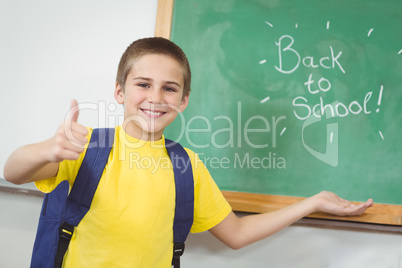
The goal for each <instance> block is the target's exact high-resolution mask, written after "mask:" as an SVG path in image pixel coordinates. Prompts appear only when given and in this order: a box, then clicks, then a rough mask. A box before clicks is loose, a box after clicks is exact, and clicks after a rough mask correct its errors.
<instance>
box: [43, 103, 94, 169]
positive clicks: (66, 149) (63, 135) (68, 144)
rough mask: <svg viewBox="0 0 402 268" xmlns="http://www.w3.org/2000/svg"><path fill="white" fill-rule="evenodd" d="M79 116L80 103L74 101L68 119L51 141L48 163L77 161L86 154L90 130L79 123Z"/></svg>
mask: <svg viewBox="0 0 402 268" xmlns="http://www.w3.org/2000/svg"><path fill="white" fill-rule="evenodd" d="M78 115H79V109H78V103H77V101H76V100H72V101H71V104H70V111H69V113H68V115H67V117H66V119H65V120H64V122H63V123H62V124H61V125H60V126H59V128H58V129H57V132H56V134H55V135H54V136H53V137H52V138H51V139H50V140H49V143H48V144H49V147H48V154H47V155H48V157H47V159H48V161H50V162H61V161H63V160H75V159H77V158H78V157H79V155H80V154H81V153H82V152H84V149H85V145H86V144H87V143H88V137H87V135H88V130H87V128H86V127H84V126H83V125H80V124H79V123H78V122H77V121H78Z"/></svg>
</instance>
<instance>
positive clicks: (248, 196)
mask: <svg viewBox="0 0 402 268" xmlns="http://www.w3.org/2000/svg"><path fill="white" fill-rule="evenodd" d="M173 3H174V0H158V7H157V15H156V26H155V36H157V37H164V38H168V39H170V32H171V26H172V16H173ZM222 192H223V195H224V196H225V198H226V199H227V200H228V202H229V203H230V205H231V206H232V208H233V210H234V211H240V212H251V213H265V212H271V211H275V210H278V209H281V208H284V207H286V206H289V205H291V204H294V203H297V202H300V201H302V200H303V199H305V198H302V197H289V196H279V195H267V194H253V193H242V192H231V191H222ZM353 203H355V204H359V202H353ZM307 218H317V219H329V220H339V221H348V222H363V223H376V224H386V225H397V226H402V206H399V205H387V204H374V205H373V207H371V208H369V209H367V211H366V212H365V213H364V214H363V215H361V216H353V217H338V216H333V215H330V214H326V213H313V214H310V215H308V216H307Z"/></svg>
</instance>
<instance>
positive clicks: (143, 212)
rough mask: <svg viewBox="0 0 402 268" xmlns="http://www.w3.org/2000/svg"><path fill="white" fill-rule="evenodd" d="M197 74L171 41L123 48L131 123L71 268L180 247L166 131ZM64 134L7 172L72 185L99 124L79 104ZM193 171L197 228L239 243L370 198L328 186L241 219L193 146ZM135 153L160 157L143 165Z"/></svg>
mask: <svg viewBox="0 0 402 268" xmlns="http://www.w3.org/2000/svg"><path fill="white" fill-rule="evenodd" d="M190 81H191V72H190V67H189V64H188V61H187V58H186V56H185V54H184V53H183V51H182V50H181V49H180V48H179V47H178V46H176V45H175V44H174V43H172V42H171V41H169V40H166V39H163V38H146V39H140V40H137V41H135V42H134V43H133V44H131V45H130V46H129V47H128V48H127V50H126V51H125V53H124V54H123V56H122V58H121V61H120V64H119V68H118V74H117V79H116V88H115V92H114V96H115V98H116V100H117V102H118V103H120V104H123V106H124V118H125V120H124V123H123V125H122V126H118V127H116V130H115V140H114V144H113V148H112V151H111V153H110V156H109V159H108V164H107V165H106V167H105V170H104V173H103V175H102V177H101V180H100V182H99V186H98V188H97V190H96V193H95V195H94V199H93V201H92V204H91V209H90V210H89V212H88V213H87V214H86V216H85V217H84V218H83V220H82V221H81V223H80V224H79V226H78V227H77V228H76V231H75V232H74V233H73V237H72V239H71V242H70V245H69V247H68V250H67V252H66V254H65V257H64V262H63V267H169V266H170V265H171V260H172V251H173V242H172V241H173V233H172V225H173V217H174V207H175V200H174V198H175V188H174V176H173V172H172V165H171V162H170V160H168V159H169V158H168V155H167V152H166V149H165V148H164V137H163V131H164V129H165V127H166V126H168V125H169V124H170V123H171V122H172V121H173V120H174V119H175V117H176V116H177V114H178V112H182V111H184V109H186V107H187V105H188V101H189V93H190ZM71 108H72V109H71V110H70V114H69V116H68V120H66V121H65V122H64V123H63V124H62V125H61V126H60V127H59V129H58V131H57V132H56V134H55V135H54V136H53V137H52V138H50V139H48V140H45V141H43V142H40V143H37V144H31V145H27V146H23V147H21V148H19V149H17V150H16V151H15V152H14V153H13V154H12V155H11V156H10V157H9V159H8V161H7V163H6V165H5V168H4V176H5V178H6V179H7V180H8V181H10V182H13V183H16V184H22V183H27V182H33V181H34V182H35V183H36V185H37V187H38V188H39V189H40V190H41V191H43V192H50V191H52V190H53V189H55V187H56V186H57V185H58V184H59V183H60V182H61V181H63V180H68V181H69V183H70V185H73V184H74V179H75V177H76V175H77V172H78V169H79V167H80V165H81V162H82V160H83V157H84V152H85V147H86V146H87V143H88V141H89V137H90V135H91V132H92V130H91V129H89V128H86V127H84V126H82V125H80V124H79V123H78V122H77V119H78V108H77V103H76V101H73V102H72V104H71ZM186 152H187V153H188V155H189V157H190V159H191V163H192V168H193V174H194V223H193V226H192V228H191V231H192V232H202V231H206V230H209V231H210V232H211V233H212V234H213V235H214V236H216V237H217V238H218V239H219V240H221V241H222V242H224V243H225V244H227V245H228V246H229V247H231V248H233V249H239V248H241V247H244V246H246V245H248V244H251V243H253V242H255V241H258V240H260V239H263V238H265V237H268V236H270V235H271V234H273V233H275V232H277V231H279V230H281V229H282V228H284V227H286V226H288V225H290V224H291V223H293V222H295V221H297V220H298V219H300V218H302V217H304V216H306V215H308V214H310V213H313V212H316V211H322V212H327V213H333V214H337V215H360V214H362V213H363V212H364V211H365V210H366V209H367V208H368V207H369V206H371V205H372V200H368V201H367V202H366V203H363V204H361V205H359V206H355V205H353V204H351V203H349V202H348V201H346V200H343V199H341V198H339V197H338V196H336V195H335V194H333V193H330V192H321V193H319V194H317V195H315V196H313V197H310V198H307V199H305V200H304V201H302V202H300V203H298V204H295V205H292V206H289V207H287V208H285V209H282V210H279V211H275V212H273V213H268V214H259V215H252V216H247V217H242V218H238V217H237V216H236V215H235V214H234V213H233V212H232V210H231V208H230V206H229V204H228V203H227V202H226V200H225V199H224V197H223V196H222V194H221V193H220V191H219V189H218V188H217V186H216V184H215V183H214V182H213V180H212V178H211V176H210V174H209V173H208V171H207V169H206V168H205V166H204V165H203V164H202V163H201V162H200V160H199V158H198V156H197V155H196V154H195V153H194V152H192V151H191V150H189V149H186ZM130 159H131V160H132V159H142V160H145V161H149V163H152V164H151V165H147V167H146V168H145V167H143V166H141V165H138V162H137V164H133V163H132V161H130Z"/></svg>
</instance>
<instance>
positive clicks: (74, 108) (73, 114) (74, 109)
mask: <svg viewBox="0 0 402 268" xmlns="http://www.w3.org/2000/svg"><path fill="white" fill-rule="evenodd" d="M79 111H80V110H79V109H78V102H77V101H76V100H72V101H71V104H70V111H69V114H68V117H69V119H71V121H72V122H77V120H78V114H79Z"/></svg>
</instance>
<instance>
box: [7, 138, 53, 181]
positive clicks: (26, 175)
mask: <svg viewBox="0 0 402 268" xmlns="http://www.w3.org/2000/svg"><path fill="white" fill-rule="evenodd" d="M47 142H48V141H43V142H40V143H35V144H29V145H25V146H22V147H20V148H19V149H17V150H16V151H14V153H12V154H11V155H10V157H9V158H8V159H7V161H6V164H5V165H4V177H5V179H6V180H7V181H9V182H11V183H14V184H23V183H28V182H33V181H36V180H40V179H45V178H44V177H43V176H44V175H45V174H46V177H52V175H55V174H52V173H54V172H55V171H56V172H57V169H58V163H52V162H50V161H49V160H47V159H46V156H45V155H44V154H45V153H44V152H45V150H44V147H46V143H47ZM42 169H44V170H42ZM41 173H44V174H41ZM38 175H39V176H38ZM41 175H42V176H41Z"/></svg>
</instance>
